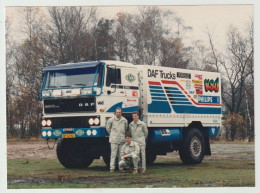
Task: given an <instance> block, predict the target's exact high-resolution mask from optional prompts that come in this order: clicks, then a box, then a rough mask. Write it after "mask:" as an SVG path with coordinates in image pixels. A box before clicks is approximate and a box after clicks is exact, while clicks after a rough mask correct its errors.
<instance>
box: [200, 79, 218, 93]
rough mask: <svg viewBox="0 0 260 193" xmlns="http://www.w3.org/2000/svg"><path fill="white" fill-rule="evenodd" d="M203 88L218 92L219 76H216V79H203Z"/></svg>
mask: <svg viewBox="0 0 260 193" xmlns="http://www.w3.org/2000/svg"><path fill="white" fill-rule="evenodd" d="M204 88H205V91H206V92H208V91H210V92H213V91H214V92H218V91H219V78H216V80H213V79H211V80H210V79H205V80H204Z"/></svg>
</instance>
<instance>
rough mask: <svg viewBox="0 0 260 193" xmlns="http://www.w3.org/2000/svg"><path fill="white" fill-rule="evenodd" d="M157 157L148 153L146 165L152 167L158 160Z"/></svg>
mask: <svg viewBox="0 0 260 193" xmlns="http://www.w3.org/2000/svg"><path fill="white" fill-rule="evenodd" d="M156 157H157V155H156V154H154V153H151V152H146V164H147V165H151V164H153V162H154V161H155V160H156Z"/></svg>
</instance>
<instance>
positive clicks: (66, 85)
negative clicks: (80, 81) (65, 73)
mask: <svg viewBox="0 0 260 193" xmlns="http://www.w3.org/2000/svg"><path fill="white" fill-rule="evenodd" d="M59 87H70V85H62V86H59Z"/></svg>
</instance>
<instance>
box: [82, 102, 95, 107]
mask: <svg viewBox="0 0 260 193" xmlns="http://www.w3.org/2000/svg"><path fill="white" fill-rule="evenodd" d="M94 105H95V103H79V107H88V106H94Z"/></svg>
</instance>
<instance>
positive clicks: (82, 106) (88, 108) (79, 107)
mask: <svg viewBox="0 0 260 193" xmlns="http://www.w3.org/2000/svg"><path fill="white" fill-rule="evenodd" d="M44 111H45V113H47V114H48V113H64V112H65V113H68V112H95V111H96V101H95V97H88V98H74V99H47V100H44Z"/></svg>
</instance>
